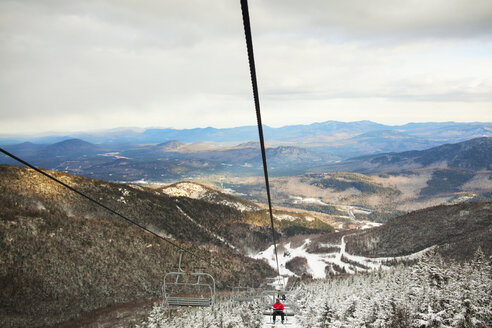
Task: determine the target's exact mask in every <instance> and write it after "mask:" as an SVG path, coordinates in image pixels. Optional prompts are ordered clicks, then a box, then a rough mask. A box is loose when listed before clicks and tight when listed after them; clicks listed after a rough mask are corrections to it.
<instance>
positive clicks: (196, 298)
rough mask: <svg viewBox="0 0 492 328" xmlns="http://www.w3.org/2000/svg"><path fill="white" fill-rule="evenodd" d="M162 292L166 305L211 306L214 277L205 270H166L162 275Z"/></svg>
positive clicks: (213, 292) (213, 293) (213, 294)
mask: <svg viewBox="0 0 492 328" xmlns="http://www.w3.org/2000/svg"><path fill="white" fill-rule="evenodd" d="M180 278H181V282H180ZM195 278H196V280H195ZM162 294H163V298H164V301H165V302H166V304H167V305H173V306H213V305H214V303H215V279H214V277H212V275H210V274H208V273H205V272H189V271H186V272H179V271H176V272H168V273H166V275H165V276H164V281H163V284H162ZM204 294H205V295H204Z"/></svg>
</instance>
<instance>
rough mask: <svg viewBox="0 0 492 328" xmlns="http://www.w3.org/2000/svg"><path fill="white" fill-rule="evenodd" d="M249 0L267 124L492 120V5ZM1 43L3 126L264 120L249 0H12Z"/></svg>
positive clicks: (440, 0)
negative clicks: (247, 21) (249, 48)
mask: <svg viewBox="0 0 492 328" xmlns="http://www.w3.org/2000/svg"><path fill="white" fill-rule="evenodd" d="M249 7H250V12H251V20H252V29H253V38H254V40H253V41H254V47H255V55H256V63H257V71H258V72H257V73H258V79H259V80H258V82H259V86H260V94H261V95H260V99H261V101H262V110H263V113H264V120H263V121H264V123H265V124H268V125H271V126H281V125H285V124H292V123H309V122H314V121H324V120H330V119H338V120H344V121H353V120H359V119H372V120H375V121H380V122H383V123H404V122H408V121H431V120H465V121H475V120H481V121H485V120H487V121H491V120H492V117H491V114H488V112H486V111H485V112H484V108H490V105H491V103H492V100H491V95H492V56H491V55H492V2H491V1H488V0H487V1H483V0H475V1H472V2H470V1H461V0H460V1H458V0H446V1H444V0H428V1H421V0H419V1H417V0H411V1H406V2H397V1H389V0H385V1H383V0H375V1H355V0H350V1H321V0H319V1H318V0H316V1H315V0H312V1H309V2H301V1H287V0H282V1H280V0H270V1H258V0H250V5H249ZM0 42H1V43H0V108H1V110H0V130H1V131H2V132H3V133H15V132H29V131H47V130H88V129H94V128H110V127H116V126H163V127H164V126H165V127H177V128H184V127H205V126H216V127H227V126H229V127H230V126H239V125H250V124H255V122H256V119H255V116H254V111H253V103H252V95H251V84H250V81H249V71H248V64H247V58H246V49H245V44H244V32H243V30H242V21H241V13H240V6H239V1H229V0H217V1H212V2H206V1H198V0H196V1H186V2H182V1H154V0H152V1H151V0H148V1H130V0H125V1H117V2H107V1H84V2H72V1H27V0H24V1H3V2H1V3H0ZM299 111H302V114H300V113H299ZM443 112H445V113H447V114H446V116H445V117H444V116H443V114H442V113H443ZM368 113H370V114H368ZM412 113H415V114H417V113H418V115H415V116H412V115H411V114H412Z"/></svg>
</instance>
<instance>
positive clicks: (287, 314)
mask: <svg viewBox="0 0 492 328" xmlns="http://www.w3.org/2000/svg"><path fill="white" fill-rule="evenodd" d="M263 315H273V310H268V311H263ZM284 315H285V316H286V317H293V316H294V312H290V311H284Z"/></svg>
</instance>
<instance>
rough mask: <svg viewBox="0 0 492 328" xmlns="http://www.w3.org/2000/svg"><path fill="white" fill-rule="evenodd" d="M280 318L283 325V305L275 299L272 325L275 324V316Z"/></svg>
mask: <svg viewBox="0 0 492 328" xmlns="http://www.w3.org/2000/svg"><path fill="white" fill-rule="evenodd" d="M278 315H279V316H281V317H282V323H284V316H285V313H284V305H283V304H282V303H280V300H279V299H278V298H277V299H276V301H275V304H273V323H274V324H275V319H277V316H278Z"/></svg>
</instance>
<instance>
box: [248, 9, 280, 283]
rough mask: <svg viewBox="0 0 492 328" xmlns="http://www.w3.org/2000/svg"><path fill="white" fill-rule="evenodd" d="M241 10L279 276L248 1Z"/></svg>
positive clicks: (278, 270) (278, 269)
mask: <svg viewBox="0 0 492 328" xmlns="http://www.w3.org/2000/svg"><path fill="white" fill-rule="evenodd" d="M241 11H242V14H243V26H244V34H245V36H246V47H247V49H248V61H249V70H250V75H251V83H252V86H253V96H254V101H255V109H256V121H257V124H258V134H259V136H260V146H261V157H262V159H263V172H264V175H265V185H266V191H267V198H268V209H269V211H270V223H271V226H272V240H273V247H274V251H275V261H276V263H277V274H278V275H279V276H280V268H279V265H278V255H277V242H276V238H275V228H274V224H273V211H272V200H271V196H270V183H269V182H268V169H267V161H266V152H265V140H264V138H263V125H262V123H261V112H260V97H259V95H258V83H257V81H256V68H255V58H254V54H253V39H252V36H251V25H250V20H249V10H248V1H247V0H241Z"/></svg>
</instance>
